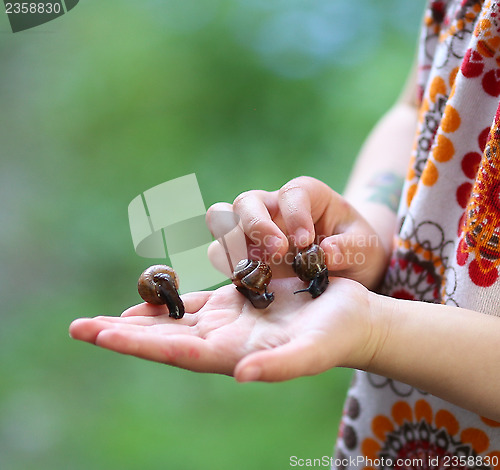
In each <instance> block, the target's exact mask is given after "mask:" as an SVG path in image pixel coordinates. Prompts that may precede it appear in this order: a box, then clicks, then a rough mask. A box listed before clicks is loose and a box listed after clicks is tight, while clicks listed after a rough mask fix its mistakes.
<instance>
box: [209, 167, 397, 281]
mask: <svg viewBox="0 0 500 470" xmlns="http://www.w3.org/2000/svg"><path fill="white" fill-rule="evenodd" d="M219 211H233V212H234V213H236V214H237V215H238V216H239V218H240V222H241V223H240V225H241V227H242V230H243V231H244V233H245V235H246V238H247V245H248V247H247V249H248V256H249V257H250V258H251V259H263V260H266V261H267V262H268V263H269V264H270V265H271V268H272V271H273V278H277V277H282V276H293V275H294V273H293V271H292V268H291V264H292V263H291V261H290V260H293V254H294V253H295V252H296V250H297V249H303V248H306V247H307V246H309V245H310V244H311V243H313V242H315V243H319V245H320V246H321V248H323V250H324V252H325V255H326V264H327V268H328V270H329V272H330V275H335V276H341V277H346V278H349V279H353V280H356V281H358V282H360V283H362V284H363V285H364V286H366V287H368V288H374V287H375V286H377V284H378V283H379V281H380V278H381V276H382V274H383V272H384V270H385V268H386V266H387V262H388V252H387V251H386V249H385V248H384V245H383V243H382V242H381V240H380V239H379V237H378V235H377V233H376V232H375V230H374V229H373V228H372V227H371V226H370V224H369V223H368V222H367V221H366V220H365V219H364V218H363V217H362V216H361V215H360V214H359V213H358V212H357V211H356V210H355V209H354V207H353V206H352V205H351V204H349V203H348V202H347V201H346V200H345V199H344V198H343V197H342V196H340V195H339V194H338V193H336V192H335V191H334V190H333V189H331V188H330V187H329V186H328V185H326V184H324V183H323V182H321V181H319V180H317V179H315V178H311V177H308V176H301V177H298V178H295V179H293V180H291V181H289V182H288V183H286V184H285V185H284V186H283V187H282V188H280V189H279V190H278V191H273V192H268V191H261V190H253V191H248V192H245V193H242V194H240V195H239V196H238V197H237V198H236V199H235V201H234V202H233V204H232V205H230V204H224V203H218V204H214V205H213V206H212V207H210V209H209V210H208V213H207V224H208V226H209V228H210V224H211V214H212V213H213V212H219ZM288 254H292V256H287V255H288ZM209 257H210V259H211V261H212V263H213V264H214V265H215V266H216V267H218V266H219V265H220V264H221V263H219V262H218V260H225V258H226V255H225V253H224V251H223V249H222V246H221V245H220V244H219V243H218V242H214V244H213V245H212V246H211V247H210V250H209Z"/></svg>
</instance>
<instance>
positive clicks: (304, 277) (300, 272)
mask: <svg viewBox="0 0 500 470" xmlns="http://www.w3.org/2000/svg"><path fill="white" fill-rule="evenodd" d="M293 270H294V271H295V273H296V274H297V276H298V277H299V279H300V280H301V281H304V282H308V283H309V285H308V287H307V288H305V289H301V290H298V291H295V292H294V294H297V293H299V292H309V293H310V294H311V296H312V298H313V299H315V298H316V297H319V296H320V295H321V294H322V293H323V292H324V291H325V289H326V288H327V286H328V268H327V267H326V262H325V252H324V251H323V249H322V248H321V247H320V246H319V245H316V244H313V245H311V246H309V247H308V248H306V249H304V250H301V251H299V252H298V253H297V254H296V256H295V259H294V260H293Z"/></svg>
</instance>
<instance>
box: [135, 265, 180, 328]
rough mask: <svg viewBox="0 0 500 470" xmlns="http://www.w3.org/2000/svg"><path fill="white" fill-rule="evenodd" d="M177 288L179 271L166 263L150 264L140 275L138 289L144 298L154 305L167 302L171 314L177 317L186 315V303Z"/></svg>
mask: <svg viewBox="0 0 500 470" xmlns="http://www.w3.org/2000/svg"><path fill="white" fill-rule="evenodd" d="M177 289H179V278H178V276H177V273H176V272H175V271H174V270H173V269H172V268H171V267H170V266H166V265H164V264H156V265H154V266H150V267H149V268H148V269H146V270H145V271H144V272H143V273H142V274H141V275H140V277H139V281H138V283H137V290H138V291H139V295H140V296H141V297H142V298H143V300H145V301H146V302H148V303H150V304H154V305H162V304H166V305H167V308H168V311H169V316H171V317H173V318H175V319H179V318H182V317H183V316H184V304H183V303H182V300H181V298H180V297H179V293H178V291H177Z"/></svg>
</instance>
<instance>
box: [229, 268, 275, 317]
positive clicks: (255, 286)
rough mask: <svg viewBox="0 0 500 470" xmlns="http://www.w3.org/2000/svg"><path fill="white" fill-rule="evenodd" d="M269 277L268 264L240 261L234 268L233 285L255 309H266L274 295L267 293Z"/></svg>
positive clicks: (270, 274)
mask: <svg viewBox="0 0 500 470" xmlns="http://www.w3.org/2000/svg"><path fill="white" fill-rule="evenodd" d="M271 277H272V272H271V267H270V266H269V265H268V264H266V263H264V262H262V261H255V260H249V259H242V260H241V261H240V262H239V263H238V264H237V265H236V267H235V268H234V272H233V283H234V285H235V286H236V289H237V290H238V292H241V293H242V294H243V295H244V296H245V297H246V298H247V299H248V300H250V302H252V305H253V306H254V307H255V308H266V307H267V306H269V304H270V303H271V302H272V301H273V300H274V294H273V293H272V292H270V293H269V292H267V286H268V285H269V283H270V282H271Z"/></svg>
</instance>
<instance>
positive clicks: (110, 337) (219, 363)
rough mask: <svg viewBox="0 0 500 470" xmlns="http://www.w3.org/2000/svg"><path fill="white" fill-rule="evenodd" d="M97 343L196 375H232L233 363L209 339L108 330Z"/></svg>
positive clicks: (103, 346) (182, 335)
mask: <svg viewBox="0 0 500 470" xmlns="http://www.w3.org/2000/svg"><path fill="white" fill-rule="evenodd" d="M95 343H96V345H97V346H100V347H102V348H106V349H109V350H111V351H115V352H118V353H121V354H128V355H131V356H135V357H140V358H142V359H147V360H150V361H155V362H161V363H164V364H169V365H173V366H177V367H181V368H183V369H189V370H192V371H195V372H214V373H220V374H228V373H230V372H231V370H232V364H230V360H228V359H224V357H222V355H221V353H220V352H219V351H218V350H217V349H216V348H213V347H212V346H211V345H210V343H209V342H208V341H207V340H206V339H202V338H199V337H197V336H192V335H191V336H189V335H184V334H177V335H172V336H160V335H156V334H153V333H148V332H147V331H131V330H122V329H108V330H104V331H102V332H101V333H99V335H98V336H97V338H96V342H95Z"/></svg>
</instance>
